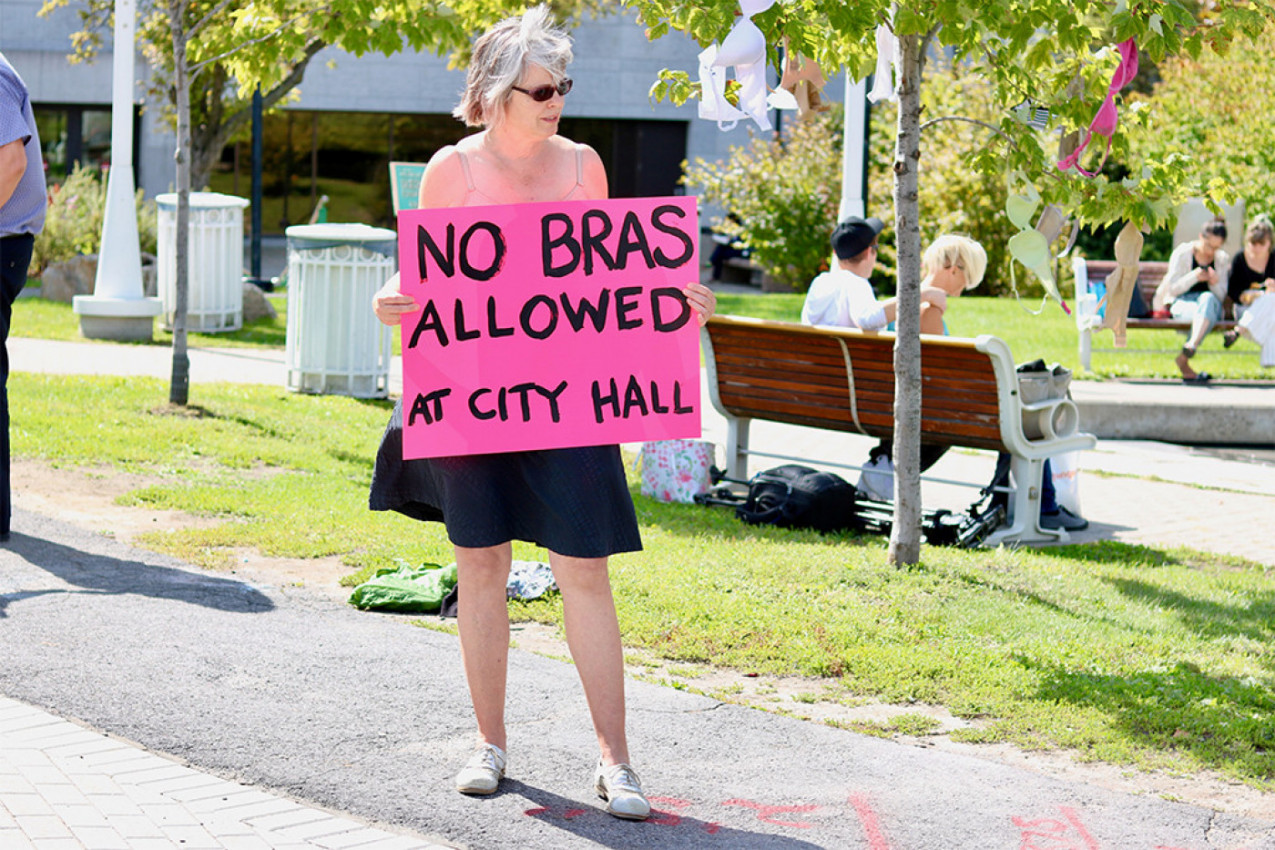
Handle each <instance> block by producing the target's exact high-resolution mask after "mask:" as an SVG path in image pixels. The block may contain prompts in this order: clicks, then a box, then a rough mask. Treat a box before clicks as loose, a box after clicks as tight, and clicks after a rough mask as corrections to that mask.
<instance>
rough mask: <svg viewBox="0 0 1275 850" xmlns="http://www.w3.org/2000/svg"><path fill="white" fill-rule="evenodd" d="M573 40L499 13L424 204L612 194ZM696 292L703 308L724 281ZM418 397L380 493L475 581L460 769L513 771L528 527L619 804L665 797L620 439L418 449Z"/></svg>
mask: <svg viewBox="0 0 1275 850" xmlns="http://www.w3.org/2000/svg"><path fill="white" fill-rule="evenodd" d="M570 61H571V43H570V40H569V39H568V37H567V36H566V34H565V33H563V32H562V31H560V30H558V29H556V28H555V27H553V26H552V22H551V20H550V17H549V12H548V10H547V9H546V8H545V7H543V6H540V7H537V8H535V9H532V10H530V11H528V12H526V13H525V14H523V15H521V16H518V17H513V18H508V19H506V20H504V21H502V22H501V23H499V24H497V25H496V26H495V27H493V28H492V29H491V30H489V31H488V32H487V33H486V34H485V35H483V36H482V37H481V38H479V39H478V41H477V42H475V44H474V53H473V59H472V62H471V65H470V68H469V74H468V78H467V81H466V86H465V92H464V96H463V97H462V99H461V102H460V105H459V106H457V108H456V110H455V115H456V117H457V118H460V119H461V120H463V121H464V122H465V123H466V124H468V125H470V126H473V127H483V128H484V129H483V130H482V131H481V132H478V133H475V134H473V135H471V136H467V137H466V138H464V139H462V140H461V141H460V142H458V143H457V144H456V145H454V146H448V147H445V148H442V149H441V150H439V151H438V152H437V153H436V154H435V155H434V156H433V158H432V159H430V161H429V164H428V166H427V167H426V169H425V175H424V178H423V179H422V182H421V192H420V206H421V208H423V209H433V208H440V207H460V206H478V205H487V204H521V203H531V202H539V201H566V200H593V199H601V198H606V197H607V194H608V192H607V176H606V171H605V170H604V169H603V166H602V160H601V159H600V158H599V157H598V155H597V153H595V152H594V151H593V149H592V148H590V147H588V146H587V145H580V144H576V143H574V142H572V141H570V140H568V139H565V138H563V137H562V136H559V135H558V122H559V120H560V119H561V117H562V110H563V106H564V104H565V100H564V98H565V97H566V95H567V94H568V93H569V92H570V91H571V88H572V81H571V78H570V77H568V76H567V74H566V69H567V64H568V63H569V62H570ZM685 293H686V296H687V299H688V301H689V302H690V303H691V305H692V306H693V307H694V308H695V309H696V310H697V311H698V313H699V316H700V320H701V322H703V321H706V320H707V317H708V316H710V315H711V314H712V312H713V307H714V296H713V294H712V292H710V291H709V290H708V289H707V288H705V287H703V286H701V285H700V284H698V283H693V284H689V285H688V286H687V287H686V289H685ZM373 309H374V310H375V312H376V315H377V317H378V318H379V319H380V320H381V321H382V322H384V323H385V324H387V325H397V324H400V323H401V322H402V320H403V316H404V315H406V314H408V313H412V312H414V311H416V310H417V309H418V305H417V304H416V302H415V301H414V300H413V299H412V297H411V296H410V295H406V294H403V293H401V292H400V291H399V288H398V280H397V278H395V279H392V280H391V281H390V282H388V283H387V284H386V285H385V287H383V288H382V289H381V291H380V292H378V293H377V295H376V297H375V299H374V300H373ZM402 416H403V411H402V402H401V401H400V402H399V404H398V405H397V406H396V407H395V409H394V413H393V415H392V416H391V419H390V424H389V427H388V428H387V429H386V433H385V437H384V439H383V441H382V443H381V449H380V452H379V453H378V456H377V461H376V470H375V473H374V475H373V479H372V493H371V497H370V500H369V502H370V506H371V507H372V508H373V509H374V510H396V511H400V512H402V513H404V514H407V515H408V516H411V517H413V518H415V519H421V520H433V521H440V522H443V523H445V525H446V528H447V535H448V538H449V540H450V541H451V543H452V545H453V547H454V551H455V557H456V566H457V572H458V580H459V585H460V606H459V617H458V626H459V630H460V644H461V657H462V660H463V663H464V668H465V678H466V680H467V682H468V684H469V693H470V699H471V701H472V702H473V707H474V715H475V717H476V719H477V722H478V738H479V741H478V745H477V747H476V748H475V750H474V752H473V754H472V755H471V757H470V759H469V761H468V763H467V764H466V765H465V767H464V768H463V769H462V770H461V771H460V773H459V774H458V775H457V777H456V788H457V790H458V791H460V792H461V793H463V794H491V793H494V792H495V791H496V790H497V788H498V786H499V783H500V780H501V779H503V778H504V776H505V768H506V763H507V757H506V754H505V747H506V735H505V681H506V674H507V670H508V662H509V612H508V608H507V604H506V599H505V584H506V582H507V581H508V577H509V569H510V564H511V561H512V546H511V541H513V540H524V541H529V542H531V543H534V544H536V545H538V546H542V547H544V548H545V549H547V550H548V551H549V563H550V566H551V567H552V568H553V573H554V577H555V578H556V580H557V582H558V587H559V589H560V590H561V591H562V606H563V621H564V628H565V630H566V636H567V644H568V646H569V647H570V650H571V656H572V658H573V659H574V661H575V664H576V669H577V671H578V672H579V674H580V680H581V682H582V684H583V685H584V692H585V697H586V699H587V701H588V704H589V713H590V716H591V718H592V720H593V727H594V731H595V733H596V735H597V740H598V747H599V750H600V755H599V759H598V762H597V766H596V769H595V771H594V788H595V790H596V791H597V793H598V794H599V795H600V796H601V797H603V798H604V799H605V800H606V801H607V811H608V812H609V813H610V814H612V815H615V816H616V817H620V818H626V819H630V820H644V819H646V818H647V817H648V816H649V814H650V811H651V807H650V805H649V804H648V803H647V800H646V797H645V795H644V794H643V792H642V786H641V784H640V783H639V781H638V777H637V774H636V773H635V772H634V771H633V769H632V768H631V767H630V766H629V749H628V740H627V737H626V732H625V712H624V664H623V658H622V655H621V644H620V629H619V624H618V622H617V619H616V613H615V603H614V600H613V598H612V596H611V585H610V580H609V578H608V575H607V558H608V556H610V555H612V554H615V553H617V552H629V551H634V550H637V549H640V548H641V547H642V543H641V540H640V538H639V536H638V528H637V519H636V516H635V513H634V510H633V502H632V500H631V499H630V497H629V491H628V486H627V484H626V483H625V478H624V468H623V465H622V463H621V460H620V450H619V447H618V446H590V447H583V448H570V449H553V450H546V451H524V452H509V453H503V454H489V455H471V456H465V457H448V458H433V459H429V460H410V461H404V460H403V454H402Z"/></svg>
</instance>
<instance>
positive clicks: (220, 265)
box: [155, 192, 248, 333]
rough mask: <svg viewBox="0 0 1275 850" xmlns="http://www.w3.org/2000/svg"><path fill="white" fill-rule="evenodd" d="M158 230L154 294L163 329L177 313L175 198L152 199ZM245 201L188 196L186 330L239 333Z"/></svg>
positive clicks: (231, 197)
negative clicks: (157, 263)
mask: <svg viewBox="0 0 1275 850" xmlns="http://www.w3.org/2000/svg"><path fill="white" fill-rule="evenodd" d="M155 205H156V207H157V209H158V215H159V226H158V228H157V233H156V235H157V236H158V239H159V268H158V273H159V275H158V287H157V288H158V289H159V301H160V306H161V310H162V312H161V313H160V320H161V322H163V325H164V327H165V328H167V329H169V330H171V329H172V327H173V315H174V314H175V313H176V311H177V193H176V192H169V193H167V194H163V195H157V196H156V197H155ZM246 206H248V201H247V200H245V199H244V198H237V197H235V196H234V195H222V194H219V193H217V192H191V193H190V237H189V239H190V241H189V249H188V250H189V254H188V257H189V261H188V264H187V268H188V269H189V270H190V277H189V284H188V287H187V292H186V330H188V331H198V332H201V333H216V332H218V331H237V330H239V329H240V328H241V327H243V211H244V207H246Z"/></svg>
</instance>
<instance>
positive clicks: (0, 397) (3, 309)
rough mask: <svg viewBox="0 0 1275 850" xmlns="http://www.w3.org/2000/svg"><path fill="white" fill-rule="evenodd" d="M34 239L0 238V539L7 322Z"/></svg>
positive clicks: (0, 529)
mask: <svg viewBox="0 0 1275 850" xmlns="http://www.w3.org/2000/svg"><path fill="white" fill-rule="evenodd" d="M34 244H35V237H34V236H5V237H0V536H3V537H8V536H9V519H10V517H11V516H12V515H13V505H12V504H11V499H10V496H9V322H10V320H11V319H12V318H13V302H14V301H16V300H17V298H18V294H19V293H20V292H22V287H24V286H26V284H27V269H28V268H29V267H30V265H31V248H32V246H33V245H34Z"/></svg>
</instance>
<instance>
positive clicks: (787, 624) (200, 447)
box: [9, 300, 1275, 790]
mask: <svg viewBox="0 0 1275 850" xmlns="http://www.w3.org/2000/svg"><path fill="white" fill-rule="evenodd" d="M972 305H976V302H974V301H973V300H971V301H969V302H966V303H962V304H960V305H959V307H960V309H966V308H968V307H969V306H972ZM1010 306H1013V305H1010ZM959 317H960V313H959V312H958V313H957V314H956V315H955V316H953V319H956V318H959ZM1025 321H1032V322H1034V321H1040V320H1039V319H1027V320H1025ZM9 392H10V397H11V400H12V409H13V410H14V411H15V415H14V421H13V451H14V453H15V455H19V456H26V457H33V458H42V459H44V460H46V461H48V462H50V463H53V464H56V465H59V466H71V467H86V468H89V469H90V470H94V471H97V472H99V473H100V474H111V472H112V470H117V469H125V470H131V471H137V472H142V473H146V474H148V475H149V476H153V477H154V481H155V483H154V484H152V485H150V486H147V487H144V488H141V489H138V490H135V491H133V492H131V493H129V494H127V495H126V496H124V497H123V501H125V502H126V503H131V504H138V505H147V506H153V507H155V508H168V509H176V510H182V511H187V512H191V513H195V514H199V515H202V516H206V517H211V518H213V519H214V520H215V521H214V522H213V523H212V524H210V525H208V526H207V527H204V528H198V529H184V530H169V531H155V532H152V533H150V534H148V535H145V536H144V537H143V538H142V539H141V542H143V544H144V545H147V546H149V547H151V548H154V549H156V550H159V551H164V552H169V553H171V554H173V555H175V556H178V557H181V558H184V559H187V560H189V561H192V562H194V563H198V564H203V565H206V566H209V567H214V568H217V567H226V566H229V565H230V564H231V563H233V559H234V552H235V549H236V548H238V547H244V546H252V547H256V548H258V549H260V550H261V551H262V552H263V553H265V554H268V555H272V556H278V557H291V558H307V557H319V556H336V557H339V558H341V559H342V560H343V561H344V562H345V563H346V564H348V565H349V566H350V568H351V570H352V571H358V575H366V574H368V573H369V572H370V571H372V570H374V569H375V568H377V567H381V566H387V565H390V564H392V563H393V562H394V561H395V559H397V558H403V559H405V560H407V561H409V562H412V563H416V562H420V561H431V562H437V563H448V562H449V561H450V560H451V559H452V555H451V547H450V545H449V544H448V543H447V540H446V537H445V534H444V532H443V529H442V528H441V527H440V526H438V525H436V524H420V523H416V522H412V521H409V520H407V519H405V518H403V517H400V516H397V515H391V514H382V513H372V512H370V511H368V510H367V508H366V505H367V488H368V484H369V481H370V478H371V470H372V458H373V455H374V452H375V448H376V444H377V441H378V438H379V436H380V433H381V431H382V429H383V427H384V424H385V420H386V417H387V415H388V410H389V407H388V404H387V403H385V402H368V401H358V400H355V399H350V398H345V397H338V396H310V395H298V394H292V393H288V392H285V391H283V390H281V389H272V388H266V387H251V386H227V385H206V384H200V385H197V386H194V387H192V389H191V402H192V407H190V408H187V409H181V410H174V409H172V408H170V407H169V406H168V405H167V404H166V403H165V399H166V398H167V385H166V383H165V382H162V381H157V380H151V379H136V378H130V379H117V378H109V377H78V376H76V377H68V376H46V375H32V374H25V373H18V374H15V375H13V376H12V377H11V378H10V382H9ZM85 411H92V415H91V416H86V415H85ZM139 434H144V435H145V438H144V439H138V435H139ZM631 486H632V489H633V491H634V501H635V503H636V506H637V512H638V519H639V522H640V524H641V528H642V537H643V540H644V542H645V546H646V549H645V551H644V552H642V553H635V554H629V555H624V556H620V557H617V558H615V559H613V562H612V581H613V583H614V585H615V591H616V601H617V606H618V610H619V616H620V622H621V626H622V628H623V631H624V637H625V642H626V645H627V646H628V647H629V648H630V649H631V650H633V651H639V650H640V651H642V652H645V653H653V654H655V655H657V656H659V657H662V658H665V659H670V660H672V661H674V662H679V663H691V662H702V663H710V664H713V665H717V666H720V667H726V668H732V669H736V670H739V671H742V672H747V673H766V674H788V675H801V676H810V677H818V678H819V679H821V680H822V682H823V684H824V685H825V687H824V689H823V690H824V698H827V699H834V700H840V701H845V702H855V701H859V700H862V699H863V698H865V697H869V698H879V699H882V700H889V701H892V702H898V703H908V702H925V703H933V704H938V705H942V706H945V707H946V708H947V709H949V710H950V711H951V712H952V713H953V714H955V715H957V716H958V717H961V718H965V719H966V720H968V721H969V722H970V724H971V725H970V727H969V728H967V729H964V730H961V731H958V732H956V733H954V736H955V737H957V738H959V739H963V740H968V741H1000V742H1009V743H1012V744H1015V745H1017V746H1019V747H1024V748H1027V749H1031V748H1052V747H1062V748H1066V749H1068V750H1070V751H1072V752H1074V753H1076V754H1078V755H1079V756H1080V757H1081V758H1084V759H1098V760H1103V761H1110V762H1114V763H1118V764H1129V765H1136V766H1139V767H1144V768H1160V769H1164V770H1168V771H1173V772H1180V773H1183V774H1191V773H1194V772H1195V771H1198V770H1200V769H1203V768H1207V769H1211V770H1216V771H1218V772H1220V773H1222V774H1224V775H1226V776H1229V777H1232V778H1234V779H1236V780H1239V781H1242V782H1245V783H1248V784H1250V785H1253V786H1255V787H1258V788H1262V789H1268V790H1269V789H1275V781H1273V777H1275V589H1272V583H1271V578H1272V576H1271V572H1270V570H1269V569H1267V568H1264V567H1262V566H1259V565H1255V564H1252V563H1246V562H1242V561H1239V560H1237V559H1232V558H1225V557H1218V556H1213V555H1205V554H1200V553H1197V552H1192V551H1187V550H1180V549H1172V550H1169V549H1159V548H1151V547H1140V546H1130V545H1125V544H1116V543H1094V544H1086V545H1075V546H1065V547H1057V548H1050V549H1041V550H995V551H975V552H967V551H961V550H954V549H941V548H928V547H927V548H926V549H924V550H923V560H922V563H921V564H920V565H919V566H917V567H915V568H912V569H905V570H898V569H895V568H893V567H890V566H887V564H886V553H885V546H886V541H885V540H884V539H882V538H879V537H871V536H864V537H857V536H853V535H842V536H832V537H820V536H819V535H817V534H815V533H813V532H803V531H790V530H781V529H774V528H764V527H753V526H747V525H744V524H742V523H740V522H738V521H737V520H735V519H734V517H733V516H732V515H731V514H730V512H728V511H725V510H720V509H710V508H702V507H698V506H693V505H665V504H661V503H658V502H655V501H652V500H650V499H646V498H644V497H641V496H639V495H637V493H636V486H635V483H634V484H632V485H631ZM515 557H519V558H532V559H540V558H543V557H544V553H543V552H541V551H538V550H536V549H534V548H533V547H531V546H528V545H525V544H518V545H516V546H515ZM358 575H356V576H354V577H352V578H351V579H350V581H351V582H354V581H357V580H358ZM511 610H512V612H513V614H514V616H515V618H518V619H535V620H539V621H543V622H547V623H553V624H558V623H560V620H561V611H560V608H559V605H558V602H557V601H556V600H555V599H550V600H544V601H536V602H532V603H526V604H524V603H512V604H511ZM914 727H915V728H914ZM908 730H911V731H913V732H917V731H921V732H923V731H925V728H924V726H922V725H919V724H911V725H909V724H902V725H900V724H893V725H892V726H891V727H890V728H888V729H886V730H885V731H886V732H890V731H908Z"/></svg>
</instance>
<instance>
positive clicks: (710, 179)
mask: <svg viewBox="0 0 1275 850" xmlns="http://www.w3.org/2000/svg"><path fill="white" fill-rule="evenodd" d="M789 127H790V129H789V130H788V132H787V133H786V135H785V136H784V137H782V138H780V139H773V140H768V139H753V140H752V141H751V142H749V144H747V145H745V146H742V147H732V148H731V151H730V156H729V157H728V158H727V159H726V160H722V161H718V162H706V161H705V160H703V159H696V160H695V163H694V164H693V165H688V164H684V165H683V170H684V171H685V176H684V177H683V178H682V182H683V183H684V184H685V185H687V186H689V187H691V188H692V189H698V190H700V193H701V196H702V197H703V198H704V200H705V201H708V202H709V203H712V204H716V205H717V206H719V207H721V208H722V209H723V210H725V211H727V212H728V213H731V214H733V217H732V218H731V219H728V220H720V221H714V222H713V226H714V228H716V229H717V230H718V231H720V232H722V233H725V234H727V235H729V236H731V237H733V238H734V239H735V240H737V241H738V242H741V243H743V244H744V245H746V246H748V248H749V249H750V250H751V257H752V259H753V261H754V262H756V263H757V264H758V265H759V266H761V267H762V269H764V270H765V271H766V273H767V274H769V275H770V276H771V277H773V278H775V279H776V280H777V281H779V282H780V283H782V284H785V285H788V286H791V287H792V288H793V289H794V290H797V291H801V292H804V291H805V290H806V289H808V288H809V286H810V281H811V280H812V279H813V278H814V277H815V275H817V274H819V273H820V272H821V271H826V270H827V268H828V258H829V256H830V255H831V253H832V251H831V248H830V247H829V244H828V237H829V234H831V232H832V228H833V226H834V225H835V224H836V221H837V210H838V207H839V206H840V203H841V110H840V109H831V110H829V111H828V112H826V113H822V114H815V115H812V116H810V117H808V118H806V119H804V120H798V121H793V122H792V123H791V124H790V125H789Z"/></svg>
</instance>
